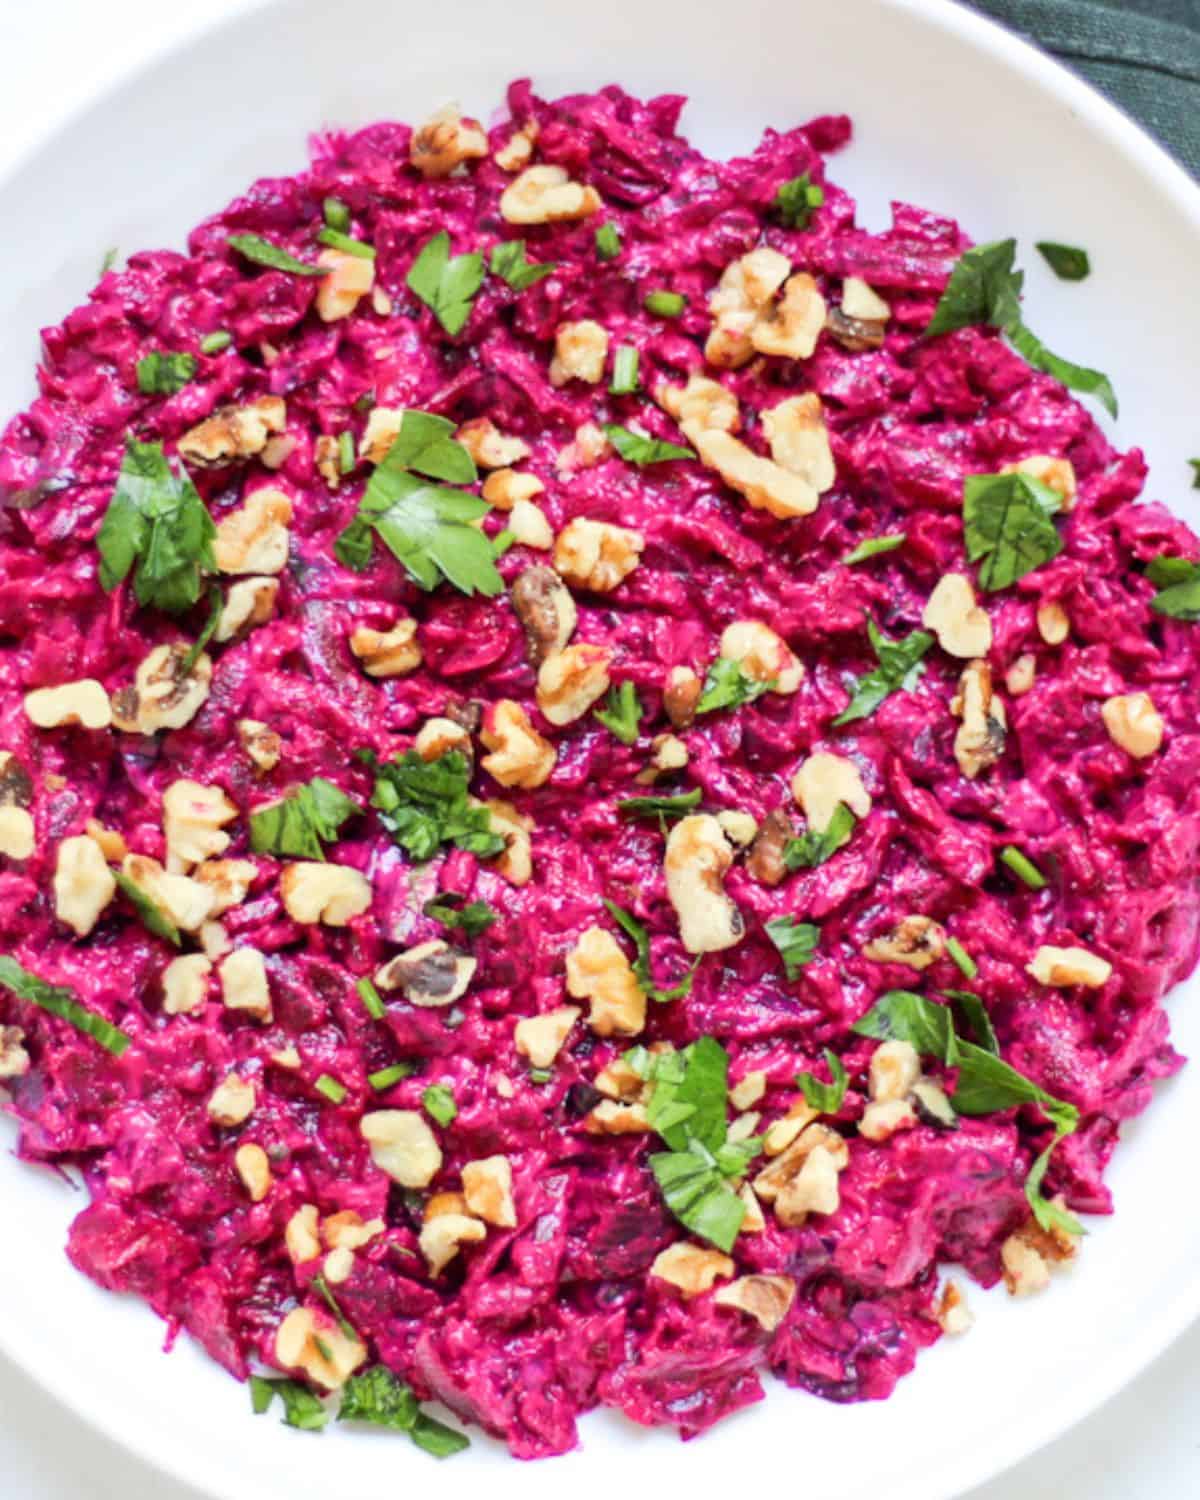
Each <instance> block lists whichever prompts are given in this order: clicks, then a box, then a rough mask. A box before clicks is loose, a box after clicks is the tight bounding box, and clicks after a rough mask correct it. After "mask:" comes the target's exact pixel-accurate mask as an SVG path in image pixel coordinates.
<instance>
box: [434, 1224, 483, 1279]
mask: <svg viewBox="0 0 1200 1500" xmlns="http://www.w3.org/2000/svg"><path fill="white" fill-rule="evenodd" d="M486 1237H487V1225H486V1224H484V1222H483V1220H482V1219H476V1218H473V1217H472V1216H471V1215H470V1214H464V1213H440V1214H435V1215H434V1216H433V1218H431V1219H426V1221H425V1223H424V1224H423V1225H422V1226H421V1233H420V1235H419V1237H418V1241H417V1242H418V1244H419V1245H420V1247H421V1254H422V1255H423V1256H424V1257H425V1260H426V1262H427V1264H428V1266H429V1270H430V1272H431V1273H432V1274H433V1275H434V1276H437V1275H439V1274H440V1273H441V1272H442V1271H444V1270H445V1269H446V1267H447V1266H448V1265H449V1264H450V1262H451V1261H452V1260H453V1259H454V1257H455V1256H456V1255H457V1254H458V1252H459V1250H460V1248H461V1247H462V1246H463V1245H476V1244H478V1243H479V1241H480V1240H482V1239H485V1238H486Z"/></svg>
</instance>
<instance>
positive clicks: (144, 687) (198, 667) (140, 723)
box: [113, 641, 213, 734]
mask: <svg viewBox="0 0 1200 1500" xmlns="http://www.w3.org/2000/svg"><path fill="white" fill-rule="evenodd" d="M190 650H191V647H190V646H189V645H188V644H187V642H186V641H176V642H174V643H173V644H172V645H169V646H155V648H154V650H153V651H151V652H150V654H149V655H148V656H147V657H145V658H144V659H143V661H142V662H141V664H140V665H139V667H138V669H137V672H136V673H135V675H134V684H133V687H132V688H131V689H126V691H125V692H124V693H122V694H118V695H117V696H115V697H114V698H113V723H114V724H115V725H116V726H117V728H118V729H122V730H125V731H126V732H128V733H131V734H133V733H136V734H155V733H156V732H157V731H158V730H160V729H182V728H183V727H184V726H185V725H186V724H190V723H191V721H192V720H193V719H194V718H195V717H196V715H197V714H198V713H199V712H200V709H201V708H202V707H203V706H204V704H205V703H206V702H207V700H208V693H209V688H210V687H211V685H212V673H213V667H212V661H211V659H210V658H209V656H208V655H207V654H206V653H205V652H203V651H202V652H201V653H200V655H199V656H198V657H197V658H196V660H195V662H194V663H193V665H192V669H191V671H190V672H188V673H187V675H186V676H184V675H183V669H184V666H185V665H186V663H187V658H188V655H189V653H190Z"/></svg>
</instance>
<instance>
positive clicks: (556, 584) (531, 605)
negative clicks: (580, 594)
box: [509, 564, 578, 667]
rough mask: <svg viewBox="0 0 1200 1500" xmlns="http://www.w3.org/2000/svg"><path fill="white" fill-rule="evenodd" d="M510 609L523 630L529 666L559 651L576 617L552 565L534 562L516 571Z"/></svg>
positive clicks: (565, 588) (569, 635) (568, 635)
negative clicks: (519, 571) (520, 571)
mask: <svg viewBox="0 0 1200 1500" xmlns="http://www.w3.org/2000/svg"><path fill="white" fill-rule="evenodd" d="M509 598H510V600H511V602H512V607H513V611H514V613H515V614H516V616H517V619H518V620H520V622H521V624H522V626H524V629H525V649H526V654H527V656H528V657H529V661H530V664H531V665H532V666H535V667H538V666H541V664H542V662H544V661H545V660H546V658H547V657H548V656H552V655H553V654H554V653H555V652H558V651H561V650H562V649H563V648H564V647H565V646H566V644H567V642H568V641H569V640H570V639H571V636H572V635H573V633H574V631H575V625H576V622H577V620H578V612H577V610H576V608H575V601H574V599H572V598H571V594H570V591H569V590H568V589H567V587H566V586H565V584H564V583H563V582H562V580H561V579H560V578H559V576H558V574H557V573H556V572H554V570H553V569H552V568H546V567H543V566H542V565H541V564H535V565H534V566H533V567H531V568H526V569H525V570H524V572H522V573H518V575H517V577H516V578H515V579H514V580H513V583H512V587H511V588H510V590H509Z"/></svg>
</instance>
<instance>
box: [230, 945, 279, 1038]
mask: <svg viewBox="0 0 1200 1500" xmlns="http://www.w3.org/2000/svg"><path fill="white" fill-rule="evenodd" d="M218 972H219V973H220V976H221V999H222V1001H223V1003H224V1005H225V1008H226V1010H240V1011H245V1013H246V1014H247V1015H249V1016H253V1017H254V1019H255V1020H256V1021H264V1022H265V1021H269V1020H270V1019H271V991H270V988H269V986H268V984H267V966H266V962H265V960H264V958H263V955H262V954H261V953H260V952H259V950H258V949H257V948H235V949H234V951H233V952H232V953H231V954H230V955H229V957H228V958H226V959H224V960H223V961H222V963H221V966H220V969H219V971H218Z"/></svg>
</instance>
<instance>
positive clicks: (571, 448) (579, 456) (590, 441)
mask: <svg viewBox="0 0 1200 1500" xmlns="http://www.w3.org/2000/svg"><path fill="white" fill-rule="evenodd" d="M611 452H612V444H611V443H610V442H609V441H608V438H607V436H606V435H605V433H604V429H603V428H601V427H597V426H596V424H595V422H584V423H582V424H581V425H580V426H579V427H577V428H576V429H575V440H574V442H571V443H568V444H567V445H566V447H565V448H560V449H559V453H558V457H557V458H556V459H555V461H554V467H555V469H556V470H557V471H558V473H559V474H572V473H574V471H575V470H576V469H590V468H591V467H592V466H593V464H598V463H599V462H600V461H601V459H604V458H607V457H608V455H609V454H610V453H611Z"/></svg>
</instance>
